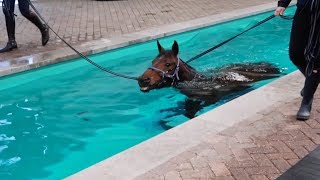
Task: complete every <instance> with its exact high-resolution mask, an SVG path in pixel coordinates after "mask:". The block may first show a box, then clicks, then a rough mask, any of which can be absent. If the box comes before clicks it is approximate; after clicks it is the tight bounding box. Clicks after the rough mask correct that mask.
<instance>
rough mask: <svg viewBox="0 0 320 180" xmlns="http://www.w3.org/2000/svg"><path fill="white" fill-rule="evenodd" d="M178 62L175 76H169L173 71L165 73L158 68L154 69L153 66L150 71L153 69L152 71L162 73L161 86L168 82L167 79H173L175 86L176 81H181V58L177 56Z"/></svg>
mask: <svg viewBox="0 0 320 180" xmlns="http://www.w3.org/2000/svg"><path fill="white" fill-rule="evenodd" d="M177 60H178V62H177V65H176V67H175V70H174V72H173V74H168V73H169V71H171V70H168V71H163V70H161V69H159V68H156V67H153V66H151V67H149V68H148V69H152V70H155V71H158V72H160V73H161V76H162V82H161V83H160V84H162V83H164V82H166V80H165V78H169V79H172V84H173V83H174V82H175V80H180V77H179V70H180V58H179V56H177Z"/></svg>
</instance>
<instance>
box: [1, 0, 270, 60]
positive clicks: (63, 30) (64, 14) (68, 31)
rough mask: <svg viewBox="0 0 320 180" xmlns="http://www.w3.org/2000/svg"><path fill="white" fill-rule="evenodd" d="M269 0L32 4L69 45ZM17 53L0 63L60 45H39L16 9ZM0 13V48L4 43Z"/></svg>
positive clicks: (81, 0) (52, 42) (85, 0)
mask: <svg viewBox="0 0 320 180" xmlns="http://www.w3.org/2000/svg"><path fill="white" fill-rule="evenodd" d="M269 2H272V1H271V0H214V1H213V0H161V1H160V0H122V1H95V0H67V1H66V0H54V1H52V0H37V1H36V2H34V5H35V6H36V7H37V8H38V10H39V11H40V13H41V14H42V16H43V17H45V19H47V21H48V22H49V24H50V25H51V26H52V27H53V29H54V30H55V31H57V32H58V34H59V35H61V36H62V37H63V38H65V39H66V40H67V41H68V42H69V43H71V44H74V45H75V44H80V43H83V42H88V41H91V40H95V39H100V38H108V37H114V36H119V35H122V34H127V33H132V32H137V31H141V30H144V29H147V28H151V27H159V28H160V27H161V25H164V24H172V23H178V22H184V21H187V20H192V19H196V18H200V17H204V16H208V15H214V14H218V13H221V12H224V11H229V10H234V9H238V8H245V7H248V6H255V5H259V4H264V3H269ZM15 12H16V14H17V15H18V17H17V19H16V39H17V42H18V45H19V47H20V48H19V50H16V51H14V52H11V53H6V54H1V55H0V60H3V59H11V58H15V57H20V56H26V55H31V54H36V53H40V52H45V51H50V50H53V49H56V48H58V47H61V46H64V44H63V43H62V42H61V41H60V40H59V39H57V38H56V37H54V36H53V35H52V36H51V38H50V41H49V44H48V45H47V46H46V47H42V46H41V41H40V33H39V31H38V30H37V28H36V27H35V26H33V25H32V24H31V23H30V22H29V21H28V20H26V19H25V18H23V17H22V16H21V15H20V12H19V10H18V8H17V7H16V11H15ZM5 27H6V26H5V22H4V15H3V13H2V12H0V46H1V47H2V46H4V45H5V43H6V41H7V35H6V30H5Z"/></svg>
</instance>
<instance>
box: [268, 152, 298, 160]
mask: <svg viewBox="0 0 320 180" xmlns="http://www.w3.org/2000/svg"><path fill="white" fill-rule="evenodd" d="M266 156H267V157H268V158H269V159H271V160H272V159H281V158H283V159H286V160H287V159H298V156H297V155H296V154H295V153H271V154H266Z"/></svg>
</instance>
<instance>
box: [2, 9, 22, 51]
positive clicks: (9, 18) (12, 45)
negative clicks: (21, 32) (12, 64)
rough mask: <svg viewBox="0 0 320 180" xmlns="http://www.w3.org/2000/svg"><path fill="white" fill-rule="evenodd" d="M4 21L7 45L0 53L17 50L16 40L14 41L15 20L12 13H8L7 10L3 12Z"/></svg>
mask: <svg viewBox="0 0 320 180" xmlns="http://www.w3.org/2000/svg"><path fill="white" fill-rule="evenodd" d="M3 13H4V15H5V19H6V27H7V34H8V39H9V40H8V43H7V45H6V46H5V47H4V48H2V49H0V53H4V52H8V51H12V50H13V49H16V48H18V46H17V43H16V40H15V18H14V14H13V12H9V11H8V10H7V9H4V11H3Z"/></svg>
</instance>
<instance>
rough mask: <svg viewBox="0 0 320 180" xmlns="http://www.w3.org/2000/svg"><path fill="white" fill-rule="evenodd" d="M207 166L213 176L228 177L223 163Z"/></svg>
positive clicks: (228, 174)
mask: <svg viewBox="0 0 320 180" xmlns="http://www.w3.org/2000/svg"><path fill="white" fill-rule="evenodd" d="M209 166H210V168H211V170H212V171H213V173H214V174H215V176H230V175H231V173H230V172H229V170H228V168H227V167H226V165H225V164H224V163H209Z"/></svg>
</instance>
